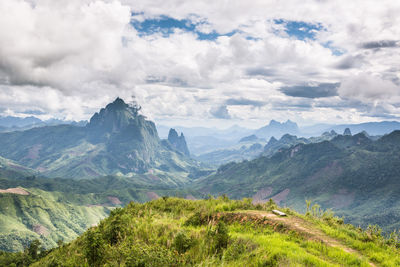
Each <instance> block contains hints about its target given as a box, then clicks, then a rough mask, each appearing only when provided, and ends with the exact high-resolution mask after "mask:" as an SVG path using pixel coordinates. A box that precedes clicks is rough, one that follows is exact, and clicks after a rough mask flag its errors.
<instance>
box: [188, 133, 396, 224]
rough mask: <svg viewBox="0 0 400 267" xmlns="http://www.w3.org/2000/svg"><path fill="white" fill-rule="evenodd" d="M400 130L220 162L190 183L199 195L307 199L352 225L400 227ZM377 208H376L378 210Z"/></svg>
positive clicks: (294, 202) (289, 201)
mask: <svg viewBox="0 0 400 267" xmlns="http://www.w3.org/2000/svg"><path fill="white" fill-rule="evenodd" d="M399 136H400V131H395V132H393V133H391V134H390V135H387V136H384V137H382V138H381V139H379V140H378V141H375V142H373V141H371V140H370V139H368V138H367V137H366V136H365V135H364V134H357V135H355V136H342V135H339V136H337V137H336V138H334V139H332V140H331V141H324V142H321V143H315V144H298V145H295V146H293V147H291V148H289V149H285V150H283V151H281V152H278V153H276V154H274V155H273V156H272V157H270V158H268V157H260V158H258V159H255V160H252V161H245V162H242V163H237V164H235V163H230V164H227V165H223V166H221V167H220V168H219V169H218V171H217V173H216V174H215V175H211V176H210V177H207V178H204V179H201V180H199V181H198V182H197V183H196V185H195V186H194V187H195V188H197V189H198V190H200V191H201V192H203V193H204V194H207V193H211V194H216V195H219V194H224V193H225V194H228V195H229V196H232V197H234V198H242V197H253V198H254V200H255V201H256V202H257V201H258V202H262V201H266V200H268V199H269V198H273V199H275V200H276V201H277V202H278V203H280V204H281V205H288V206H291V207H294V208H296V209H299V210H304V208H305V207H304V204H303V203H304V200H305V199H312V200H314V201H316V202H318V203H319V204H321V205H322V206H323V207H324V208H332V209H334V210H335V211H337V212H338V213H339V214H341V215H346V219H347V220H349V221H350V222H353V223H355V224H359V225H362V226H367V225H368V224H379V225H380V226H382V227H384V229H385V230H386V231H388V230H392V229H395V228H399V227H400V223H399V221H400V220H399V219H400V208H399V207H400V198H399V197H398V196H399V193H400V186H399V185H400V184H399V179H398V177H399V176H400V153H399V144H400V137H399ZM377 211H379V213H378V212H377Z"/></svg>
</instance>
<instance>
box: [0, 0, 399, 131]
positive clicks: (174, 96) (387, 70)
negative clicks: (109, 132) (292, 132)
mask: <svg viewBox="0 0 400 267" xmlns="http://www.w3.org/2000/svg"><path fill="white" fill-rule="evenodd" d="M293 7H296V10H295V12H294V11H293V10H294V9H293ZM265 10H268V12H265ZM310 10H313V12H311V13H310ZM399 11H400V2H397V1H391V0H382V1H380V2H379V4H376V1H372V0H371V1H370V0H363V1H361V0H355V1H345V0H338V1H335V2H333V1H306V2H304V1H300V0H287V1H284V2H282V3H280V4H279V5H277V4H276V3H275V1H258V0H257V1H252V2H251V3H250V4H249V3H247V2H245V1H234V2H232V3H230V4H229V5H226V4H225V3H224V2H223V1H214V0H199V1H194V2H193V1H192V2H185V1H184V2H182V1H181V0H170V1H158V0H146V1H143V0H120V1H118V0H113V1H111V0H104V1H102V0H99V1H93V0H59V1H49V0H29V1H28V0H26V1H24V0H2V1H0V13H1V14H2V16H1V17H0V104H1V106H2V107H4V108H6V109H9V110H13V111H15V112H20V113H22V112H24V110H28V111H29V110H40V111H43V112H44V113H46V114H41V115H40V116H58V117H68V118H72V119H85V118H88V117H90V115H91V113H92V112H94V111H95V110H97V109H98V108H100V107H101V106H103V105H105V104H106V103H107V102H108V101H111V100H113V99H114V98H115V97H116V96H121V97H123V98H126V99H127V100H129V99H130V98H131V96H132V95H136V96H137V99H138V101H139V102H140V104H141V105H142V106H143V112H144V113H145V114H146V115H147V116H148V117H149V118H155V119H157V120H166V121H167V120H173V121H177V120H190V121H201V120H206V119H207V120H208V119H210V114H211V115H212V114H213V113H215V114H217V116H214V115H212V116H214V117H215V118H216V117H218V118H222V119H223V120H224V121H227V120H226V119H227V118H230V120H232V121H234V120H238V121H237V122H236V123H241V122H243V123H247V122H249V121H252V123H254V124H255V125H258V124H259V123H260V122H262V121H265V120H268V119H274V118H275V119H280V120H286V119H287V118H290V119H291V120H306V121H307V122H310V121H316V122H318V121H320V120H323V121H326V120H327V121H329V120H337V118H338V117H340V118H343V120H352V121H353V120H367V119H368V118H367V117H365V118H363V117H362V116H361V114H366V113H368V110H371V108H372V107H373V105H374V97H375V96H376V97H377V99H378V100H379V101H381V102H380V103H381V104H385V103H386V104H388V105H389V106H388V107H393V106H395V105H396V104H399V103H400V99H399V96H398V93H397V90H398V89H397V87H398V85H399V79H400V76H399V74H398V73H399V69H400V63H399V62H400V54H399V53H398V51H397V49H385V48H389V47H396V46H398V44H399V42H398V36H400V27H398V25H400V18H399V16H398V13H399ZM338 18H340V19H338ZM147 26H148V27H147ZM146 27H147V28H146ZM371 36H373V37H374V39H373V40H376V41H371ZM357 77H358V78H357ZM371 77H372V78H371ZM307 81H312V83H311V84H308V83H305V82H307ZM333 82H334V83H333ZM337 83H340V87H339V86H338V84H337ZM338 87H339V88H338ZM13 96H14V97H13ZM328 97H329V101H334V102H335V103H336V104H337V106H338V107H337V108H335V106H334V105H331V106H328V104H329V103H327V102H326V101H328V100H327V99H326V98H328ZM329 101H328V102H329ZM357 103H362V104H357ZM352 105H354V106H352ZM354 110H356V113H357V114H354ZM211 111H212V112H211ZM384 112H387V113H388V114H391V115H393V116H395V115H396V114H400V111H399V110H398V109H397V108H386V109H385V110H382V111H381V112H380V113H384ZM331 113H332V114H331ZM335 113H337V114H335ZM371 114H372V113H371ZM371 118H372V117H371ZM216 120H217V119H216ZM221 121H222V120H221ZM216 125H219V124H218V123H216Z"/></svg>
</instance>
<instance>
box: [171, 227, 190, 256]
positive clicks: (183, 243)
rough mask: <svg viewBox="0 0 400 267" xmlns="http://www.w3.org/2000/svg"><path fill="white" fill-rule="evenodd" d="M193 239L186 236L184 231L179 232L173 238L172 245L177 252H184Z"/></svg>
mask: <svg viewBox="0 0 400 267" xmlns="http://www.w3.org/2000/svg"><path fill="white" fill-rule="evenodd" d="M193 243H194V240H193V239H192V238H190V237H188V236H187V234H186V233H185V232H184V231H181V232H179V233H178V234H177V235H176V236H175V239H174V243H173V246H174V247H175V249H176V250H177V251H178V252H179V253H181V254H182V253H185V252H186V251H187V250H189V249H190V248H191V247H192V246H193Z"/></svg>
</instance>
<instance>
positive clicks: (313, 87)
mask: <svg viewBox="0 0 400 267" xmlns="http://www.w3.org/2000/svg"><path fill="white" fill-rule="evenodd" d="M339 86H340V83H316V84H307V85H296V86H288V87H282V88H281V89H280V90H281V92H282V93H284V94H285V95H288V96H294V97H306V98H319V97H330V96H336V95H337V89H338V87H339Z"/></svg>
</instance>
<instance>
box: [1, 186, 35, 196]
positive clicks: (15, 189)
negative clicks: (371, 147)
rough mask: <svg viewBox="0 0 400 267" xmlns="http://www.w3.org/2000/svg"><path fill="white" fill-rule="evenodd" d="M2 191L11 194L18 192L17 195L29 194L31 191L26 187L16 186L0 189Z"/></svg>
mask: <svg viewBox="0 0 400 267" xmlns="http://www.w3.org/2000/svg"><path fill="white" fill-rule="evenodd" d="M0 193H9V194H17V195H25V196H27V195H29V192H28V191H26V190H25V189H22V188H19V187H16V188H8V189H0Z"/></svg>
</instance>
